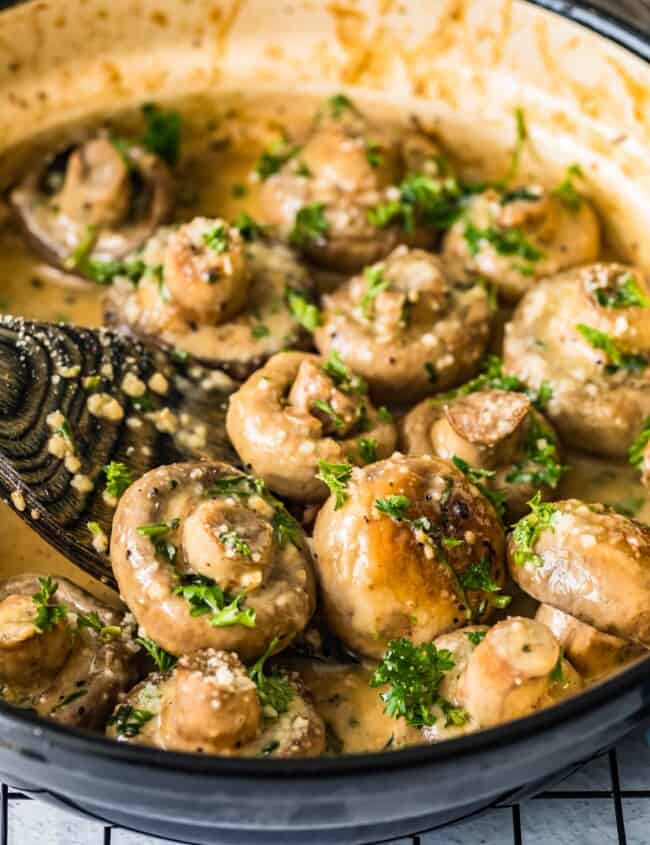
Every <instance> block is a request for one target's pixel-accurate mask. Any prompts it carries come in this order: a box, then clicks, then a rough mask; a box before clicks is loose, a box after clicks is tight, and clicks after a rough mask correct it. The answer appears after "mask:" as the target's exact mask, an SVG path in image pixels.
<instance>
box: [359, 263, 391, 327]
mask: <svg viewBox="0 0 650 845" xmlns="http://www.w3.org/2000/svg"><path fill="white" fill-rule="evenodd" d="M363 275H364V276H365V279H366V289H365V291H364V293H363V296H362V297H361V301H360V303H359V304H360V306H361V312H362V314H363V316H364V317H365V318H366V320H372V318H373V317H374V303H375V299H376V298H377V297H378V296H379V294H380V293H381V292H382V291H384V290H386V289H387V288H388V287H389V285H390V281H389V280H388V279H387V278H385V276H384V271H383V269H382V268H381V267H379V266H376V265H375V266H374V267H366V269H365V270H364V271H363Z"/></svg>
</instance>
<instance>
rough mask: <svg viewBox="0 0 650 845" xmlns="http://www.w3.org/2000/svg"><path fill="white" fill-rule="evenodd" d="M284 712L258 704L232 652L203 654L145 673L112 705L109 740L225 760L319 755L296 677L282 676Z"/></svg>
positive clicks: (318, 731) (314, 723)
mask: <svg viewBox="0 0 650 845" xmlns="http://www.w3.org/2000/svg"><path fill="white" fill-rule="evenodd" d="M282 681H283V684H284V685H285V689H286V697H287V699H288V700H287V702H286V709H285V710H283V711H282V712H278V711H276V710H273V709H272V708H269V707H268V706H265V707H262V706H261V702H260V700H259V698H258V693H257V687H256V685H255V683H253V681H252V680H251V678H250V677H249V674H248V672H247V671H246V668H245V667H244V666H243V665H242V663H241V661H240V660H239V658H238V657H237V655H236V654H233V653H231V652H225V651H216V650H215V649H204V650H202V651H198V652H195V653H193V654H190V655H186V656H184V657H181V659H180V660H179V661H178V663H177V664H176V666H175V668H174V669H173V670H172V671H171V672H169V673H167V674H165V675H161V674H154V675H150V676H149V677H148V678H147V679H146V680H145V681H143V682H142V683H141V684H138V686H137V687H135V688H134V689H133V690H131V692H130V693H129V694H128V696H127V697H126V698H125V699H124V701H123V702H122V703H121V704H120V705H119V706H118V707H117V708H116V710H115V712H114V713H113V716H112V717H111V719H110V720H109V725H108V728H107V734H108V736H112V737H116V738H117V739H119V740H122V741H125V742H136V743H140V744H143V745H155V746H158V747H160V748H165V749H168V750H174V751H195V752H200V753H204V754H222V755H224V756H229V757H232V756H242V757H243V756H249V757H260V756H264V757H267V756H274V757H306V756H317V755H319V754H321V753H322V752H323V751H324V750H325V727H324V725H323V722H322V719H321V718H320V716H319V715H318V714H317V713H316V711H315V710H314V708H313V706H312V704H311V702H310V700H309V698H308V697H307V695H306V692H305V689H304V687H303V686H302V684H301V683H300V681H299V679H298V678H297V676H296V675H294V674H290V673H284V674H283V675H282Z"/></svg>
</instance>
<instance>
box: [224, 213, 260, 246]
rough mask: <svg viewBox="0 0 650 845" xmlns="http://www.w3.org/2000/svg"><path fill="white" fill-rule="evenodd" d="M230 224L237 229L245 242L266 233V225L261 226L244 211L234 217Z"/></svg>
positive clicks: (257, 238) (256, 238)
mask: <svg viewBox="0 0 650 845" xmlns="http://www.w3.org/2000/svg"><path fill="white" fill-rule="evenodd" d="M232 225H233V226H234V227H235V229H238V230H239V234H240V235H241V236H242V238H243V239H244V240H245V241H246V242H247V243H251V242H253V241H258V240H259V239H260V238H262V237H264V235H265V234H266V226H262V224H261V223H258V222H257V221H256V220H254V219H253V218H252V217H251V216H250V214H246V212H245V211H242V212H241V214H238V215H237V217H235V219H234V220H233V223H232Z"/></svg>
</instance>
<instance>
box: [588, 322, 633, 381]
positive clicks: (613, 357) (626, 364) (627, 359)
mask: <svg viewBox="0 0 650 845" xmlns="http://www.w3.org/2000/svg"><path fill="white" fill-rule="evenodd" d="M576 329H577V330H578V331H579V332H580V334H581V335H582V337H583V338H584V339H585V340H586V341H587V343H588V344H589V345H590V346H592V347H593V348H594V349H601V350H602V351H603V352H604V353H605V355H607V357H608V358H609V360H610V363H609V364H607V365H606V367H605V371H606V372H607V373H618V372H620V371H621V370H628V371H629V372H638V371H639V370H642V369H644V367H647V366H648V363H650V359H648V358H647V357H646V356H645V355H639V354H636V353H629V352H623V351H622V350H621V349H619V347H618V345H617V343H616V341H615V340H614V339H613V338H612V337H610V336H609V335H608V334H607V332H601V331H600V329H594V328H593V327H592V326H587V325H585V324H584V323H578V324H577V325H576Z"/></svg>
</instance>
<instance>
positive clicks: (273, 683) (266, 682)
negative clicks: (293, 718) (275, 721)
mask: <svg viewBox="0 0 650 845" xmlns="http://www.w3.org/2000/svg"><path fill="white" fill-rule="evenodd" d="M278 642H279V638H278V637H273V639H272V640H271V642H270V643H269V646H268V648H267V649H266V651H265V652H264V654H263V655H262V656H261V657H260V658H259V659H258V660H256V661H255V663H253V665H252V666H251V667H249V669H248V675H249V677H250V679H251V680H252V681H253V682H254V683H255V685H256V686H257V695H258V698H259V700H260V704H261V705H262V707H263V708H265V707H270V708H271V709H273V710H274V711H275V712H276V713H277V714H278V715H279V714H280V713H286V712H287V710H288V709H289V704H290V703H291V699H292V698H293V695H294V690H293V687H292V686H291V684H290V683H289V681H288V680H287V678H285V677H284V676H283V675H281V674H280V673H279V672H276V671H271V672H270V673H269V674H268V675H267V674H265V673H264V664H265V663H266V661H267V660H268V659H269V657H271V656H272V655H273V654H274V652H275V650H276V649H277V646H278Z"/></svg>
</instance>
